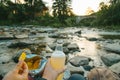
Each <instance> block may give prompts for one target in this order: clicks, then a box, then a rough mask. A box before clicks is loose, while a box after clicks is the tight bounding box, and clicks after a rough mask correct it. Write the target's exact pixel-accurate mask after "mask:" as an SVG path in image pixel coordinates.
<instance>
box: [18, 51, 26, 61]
mask: <svg viewBox="0 0 120 80" xmlns="http://www.w3.org/2000/svg"><path fill="white" fill-rule="evenodd" d="M25 58H26V54H25V52H23V53H22V54H21V55H20V57H19V61H20V60H23V61H24V60H25Z"/></svg>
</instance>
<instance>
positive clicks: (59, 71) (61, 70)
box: [57, 66, 67, 74]
mask: <svg viewBox="0 0 120 80" xmlns="http://www.w3.org/2000/svg"><path fill="white" fill-rule="evenodd" d="M66 69H67V67H66V66H65V67H64V68H63V69H60V70H57V73H58V74H61V73H63V72H64V71H65V70H66Z"/></svg>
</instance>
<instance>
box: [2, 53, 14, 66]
mask: <svg viewBox="0 0 120 80" xmlns="http://www.w3.org/2000/svg"><path fill="white" fill-rule="evenodd" d="M11 58H12V56H10V55H9V54H1V55H0V64H5V63H9V62H10V60H11Z"/></svg>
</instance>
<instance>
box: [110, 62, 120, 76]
mask: <svg viewBox="0 0 120 80" xmlns="http://www.w3.org/2000/svg"><path fill="white" fill-rule="evenodd" d="M109 68H110V69H111V70H112V71H113V72H115V73H117V74H120V62H118V63H116V64H114V65H112V66H111V67H109Z"/></svg>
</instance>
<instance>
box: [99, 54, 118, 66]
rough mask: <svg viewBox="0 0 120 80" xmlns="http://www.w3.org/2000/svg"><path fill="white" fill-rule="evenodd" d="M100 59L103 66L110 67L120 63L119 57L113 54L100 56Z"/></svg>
mask: <svg viewBox="0 0 120 80" xmlns="http://www.w3.org/2000/svg"><path fill="white" fill-rule="evenodd" d="M101 59H102V61H103V62H104V63H105V65H107V66H111V65H113V64H115V63H117V62H119V61H120V55H118V54H113V53H111V54H105V55H102V56H101Z"/></svg>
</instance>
